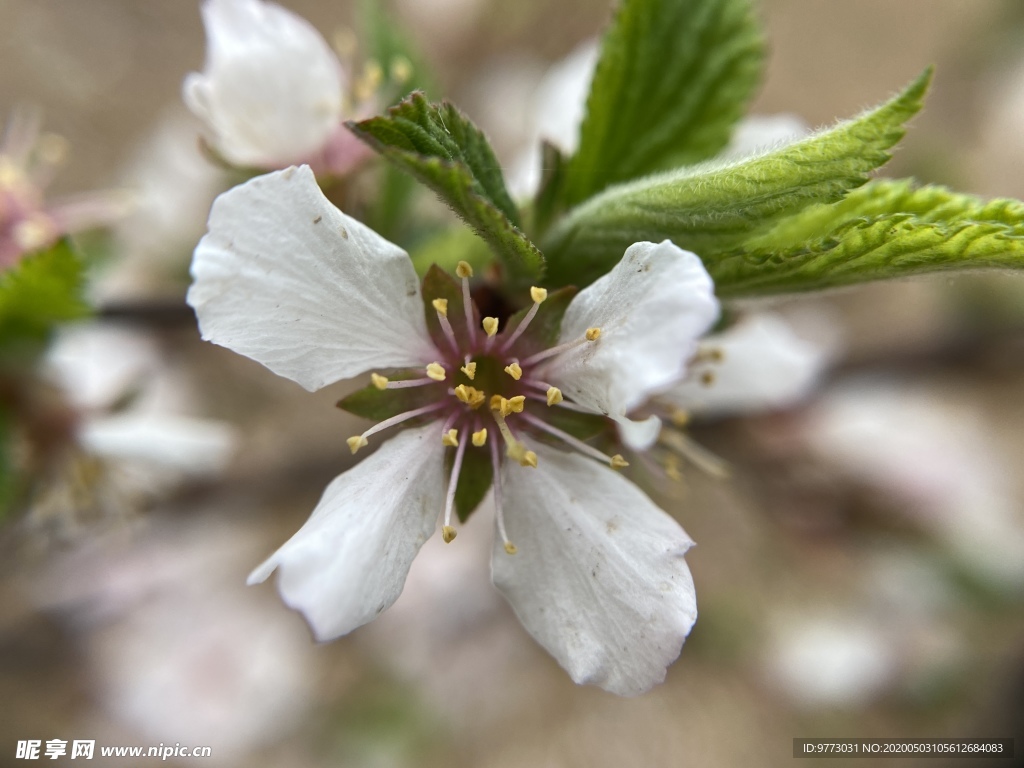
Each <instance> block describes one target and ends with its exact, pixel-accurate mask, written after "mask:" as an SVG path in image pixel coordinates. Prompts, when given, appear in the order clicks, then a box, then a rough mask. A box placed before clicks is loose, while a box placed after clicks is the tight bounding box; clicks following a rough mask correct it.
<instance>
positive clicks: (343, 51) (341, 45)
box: [331, 27, 359, 59]
mask: <svg viewBox="0 0 1024 768" xmlns="http://www.w3.org/2000/svg"><path fill="white" fill-rule="evenodd" d="M331 43H332V44H333V45H334V50H335V51H337V52H338V56H340V57H341V58H342V59H347V58H349V57H350V56H353V55H355V52H356V48H357V47H358V46H359V39H358V38H357V37H356V33H355V32H353V31H352V30H351V29H350V28H348V27H340V28H339V29H337V30H336V31H335V32H334V34H333V35H332V36H331Z"/></svg>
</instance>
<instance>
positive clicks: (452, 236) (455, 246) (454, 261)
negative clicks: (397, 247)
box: [405, 177, 493, 276]
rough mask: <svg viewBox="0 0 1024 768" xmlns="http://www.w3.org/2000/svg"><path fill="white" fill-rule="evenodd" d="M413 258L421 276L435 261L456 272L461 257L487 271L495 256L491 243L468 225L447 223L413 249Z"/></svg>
mask: <svg viewBox="0 0 1024 768" xmlns="http://www.w3.org/2000/svg"><path fill="white" fill-rule="evenodd" d="M405 178H408V177H405ZM409 258H411V259H412V265H413V267H415V269H416V273H417V274H418V275H420V276H423V275H426V273H427V270H429V269H430V267H431V266H433V265H435V264H436V265H437V266H438V267H440V268H441V269H442V270H443V271H444V272H446V273H448V274H449V275H452V274H455V268H456V267H457V266H458V265H459V262H460V261H464V262H466V263H467V264H469V265H470V266H471V267H472V268H473V269H474V270H475V271H476V272H483V270H484V269H486V268H487V265H488V264H490V263H491V261H492V260H493V256H492V255H491V251H490V249H489V248H488V247H487V244H486V243H485V242H484V241H483V240H481V239H480V238H479V237H477V236H476V235H474V234H473V233H472V232H471V231H470V230H468V229H466V228H465V227H445V228H443V229H440V230H438V231H436V232H433V233H431V234H430V235H429V236H427V237H425V238H423V239H422V240H421V241H420V242H419V243H417V244H416V245H415V246H413V247H412V248H411V249H410V250H409Z"/></svg>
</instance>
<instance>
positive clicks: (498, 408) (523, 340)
mask: <svg viewBox="0 0 1024 768" xmlns="http://www.w3.org/2000/svg"><path fill="white" fill-rule="evenodd" d="M456 275H457V276H458V277H459V278H460V279H461V284H462V305H463V309H464V313H463V317H461V318H457V319H455V318H449V316H448V309H449V307H448V305H449V302H448V300H447V299H444V298H435V299H432V300H431V306H432V307H433V309H434V311H435V312H436V316H437V320H438V324H439V326H440V328H441V331H442V333H443V335H444V338H445V340H446V343H445V344H442V345H441V346H440V348H438V349H437V350H436V351H437V353H438V357H437V359H436V360H433V361H431V362H430V363H428V364H427V365H426V366H425V367H424V369H423V375H420V376H415V375H414V376H413V377H411V378H402V379H397V378H396V379H395V380H390V379H388V378H387V377H386V376H383V375H381V374H380V373H372V374H371V377H370V378H371V381H372V383H373V386H375V387H376V388H377V389H380V390H388V389H401V388H407V387H422V388H424V389H425V391H430V390H432V391H430V394H429V395H428V396H427V397H425V398H424V399H425V400H427V401H428V403H427V404H426V405H424V406H421V407H419V408H415V409H413V410H409V411H406V412H405V413H400V414H398V415H396V416H393V417H391V418H389V419H386V420H384V421H382V422H380V423H378V424H376V425H374V426H373V427H371V428H370V429H368V430H366V431H365V432H363V433H362V434H360V435H356V436H353V437H350V438H349V439H348V445H349V448H350V449H351V450H352V453H355V452H356V451H358V450H359V449H360V448H362V447H363V446H365V445H367V444H368V440H367V438H368V437H370V436H371V435H373V434H376V433H377V432H380V431H382V430H384V429H387V428H388V427H392V426H395V425H396V424H399V423H401V422H404V421H407V420H409V419H414V418H417V417H420V416H424V415H428V414H429V415H430V416H432V417H433V418H436V419H437V420H438V421H440V423H441V428H440V430H439V434H438V438H439V439H440V440H441V442H442V444H443V445H445V446H446V447H449V448H453V449H454V450H455V455H454V459H453V462H452V469H451V477H450V478H449V482H448V493H447V498H446V503H445V513H444V526H443V528H442V536H443V538H444V540H445V541H446V542H451V541H452V540H453V539H454V538H455V536H456V530H455V528H454V527H452V525H451V516H452V510H453V507H454V500H455V492H456V489H457V487H458V482H459V474H460V472H461V470H462V467H463V462H464V457H465V454H466V451H467V450H468V448H469V447H470V446H472V447H473V448H474V449H480V450H487V451H489V453H490V460H491V465H492V469H493V478H494V479H493V482H494V491H495V506H496V509H497V515H498V528H499V532H500V533H501V535H502V537H503V539H504V542H505V551H506V552H508V553H509V554H515V552H516V547H515V545H514V544H512V543H511V542H510V541H509V540H508V536H507V535H506V534H505V528H504V521H503V518H502V512H501V480H500V467H501V462H502V461H503V457H504V458H507V459H511V460H513V461H515V462H517V463H518V464H519V465H520V466H523V467H536V466H537V454H536V453H535V452H534V451H532V450H530V449H529V448H528V447H527V445H526V443H525V442H524V441H523V438H522V434H523V433H524V432H531V431H532V432H544V433H547V434H549V435H552V436H554V437H556V438H559V439H560V440H562V441H563V442H564V443H566V444H567V445H569V446H570V447H572V448H574V449H576V450H578V451H580V452H581V453H583V454H585V455H587V456H589V457H591V458H594V459H597V460H599V461H602V462H604V463H606V464H607V465H608V466H610V467H612V468H614V469H619V468H621V467H625V466H628V464H627V462H626V461H625V460H624V459H623V458H622V456H620V455H618V454H616V455H614V456H608V455H606V454H604V453H602V452H601V451H598V450H597V449H595V448H594V447H592V446H590V445H588V444H586V443H584V442H583V441H581V440H579V439H577V438H576V437H574V436H572V435H570V434H568V433H567V432H565V431H563V430H561V429H558V428H557V427H555V426H553V425H551V424H549V423H548V422H547V421H546V420H545V419H544V418H543V416H542V415H539V414H537V413H531V412H528V411H527V403H528V402H530V403H535V404H537V405H540V404H543V406H544V407H543V408H542V409H541V410H540V414H543V412H544V410H545V409H547V408H551V407H555V406H558V407H562V408H568V409H570V410H580V411H584V412H588V413H589V412H590V411H589V410H587V409H583V408H581V407H579V406H577V405H575V404H574V403H571V402H569V401H567V400H566V399H565V398H564V396H563V394H562V391H561V390H560V389H559V388H558V387H556V386H554V385H552V384H551V383H549V382H548V381H546V379H545V374H546V372H547V369H548V367H549V366H550V364H551V363H552V362H553V361H555V360H556V359H557V358H558V357H560V356H563V355H567V354H573V353H576V352H577V351H579V350H580V349H581V348H583V347H585V346H586V345H589V344H595V343H597V342H599V340H600V338H601V329H600V328H597V327H593V328H588V329H587V330H586V332H585V333H584V334H583V335H582V336H581V337H579V338H578V339H573V340H571V341H568V342H565V343H562V344H558V345H555V346H550V347H546V348H543V349H539V350H538V349H536V344H535V343H533V344H531V342H535V340H533V339H531V337H530V334H529V329H530V326H531V323H532V322H533V320H534V319H535V318H536V316H537V312H538V311H539V309H540V307H541V305H542V304H543V303H544V301H546V300H547V297H548V292H547V291H546V290H545V289H544V288H539V287H533V288H531V289H530V298H531V299H532V300H533V305H532V306H531V307H530V309H529V311H528V312H527V313H526V314H525V315H524V316H523V318H522V320H521V321H520V322H519V323H518V324H517V325H516V326H515V327H514V328H511V329H510V328H508V327H506V328H505V329H504V331H502V332H501V333H499V332H498V329H499V326H500V321H499V319H498V318H497V317H483V318H482V319H478V318H479V315H480V313H479V311H478V309H477V307H476V305H475V303H474V302H473V299H472V296H471V294H470V283H469V279H470V278H471V277H472V276H473V269H472V267H471V266H470V265H469V264H468V263H466V262H460V263H459V265H458V268H457V269H456ZM453 319H455V321H456V322H459V323H464V324H465V329H466V332H465V334H464V335H462V340H461V341H460V336H459V335H457V334H456V333H455V329H454V328H453V327H452V320H453ZM533 407H536V406H533ZM495 430H496V431H497V436H499V437H500V442H501V443H503V444H504V448H505V450H504V454H502V452H501V450H500V449H499V440H498V438H497V437H494V436H493V435H494V431H495ZM467 435H468V439H467ZM489 437H491V439H490V440H488V438H489Z"/></svg>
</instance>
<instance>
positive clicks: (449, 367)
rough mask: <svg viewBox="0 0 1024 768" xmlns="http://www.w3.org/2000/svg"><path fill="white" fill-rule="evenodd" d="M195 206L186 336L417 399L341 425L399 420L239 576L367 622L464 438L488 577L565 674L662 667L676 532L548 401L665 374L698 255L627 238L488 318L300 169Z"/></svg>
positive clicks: (320, 628) (346, 625) (466, 294)
mask: <svg viewBox="0 0 1024 768" xmlns="http://www.w3.org/2000/svg"><path fill="white" fill-rule="evenodd" d="M209 226H210V231H209V233H208V234H207V235H206V236H205V237H204V238H203V240H202V241H201V242H200V243H199V246H198V247H197V248H196V253H195V259H194V261H193V267H192V274H193V277H194V280H195V282H194V284H193V286H192V288H191V290H190V291H189V296H188V300H189V303H190V304H191V305H192V306H193V307H194V308H195V310H196V314H197V316H198V318H199V324H200V329H201V331H202V334H203V337H204V338H205V339H207V340H210V341H213V342H214V343H217V344H221V345H223V346H227V347H229V348H231V349H233V350H235V351H236V352H240V353H242V354H245V355H248V356H250V357H252V358H253V359H255V360H257V361H259V362H261V363H263V364H264V365H266V366H267V367H269V368H271V369H272V370H273V371H275V372H276V373H279V374H281V375H284V376H287V377H289V378H291V379H293V380H295V381H297V382H298V383H300V384H302V385H303V386H304V387H306V388H307V389H311V390H313V389H317V388H319V387H322V386H325V385H327V384H330V383H332V382H334V381H337V380H339V379H342V378H348V377H352V376H355V375H358V374H360V373H363V372H366V371H371V372H372V377H371V378H372V381H373V386H374V387H376V389H377V390H380V391H382V392H384V393H387V392H388V391H389V390H395V391H401V392H402V393H405V394H411V395H415V396H417V397H419V398H420V399H419V400H418V401H417V404H416V405H415V406H414V407H411V408H410V409H409V410H407V411H405V412H402V413H398V414H395V415H393V416H390V417H389V418H386V419H385V420H384V421H381V422H380V423H378V424H376V425H374V426H372V427H370V428H369V429H367V430H366V431H365V432H363V433H362V434H361V435H356V436H353V437H352V438H350V439H349V441H348V442H349V446H350V448H351V449H352V451H353V453H355V452H356V451H358V450H359V449H360V448H362V447H363V446H365V445H367V444H368V442H369V438H371V437H373V436H374V435H376V434H377V433H378V432H381V431H383V430H385V429H388V428H391V427H395V426H399V425H402V426H407V425H408V424H409V423H410V422H411V423H415V424H416V426H415V427H414V428H412V429H408V430H405V431H403V432H401V433H400V434H399V435H397V436H396V437H393V438H392V439H390V440H388V441H387V442H385V443H384V444H383V445H382V446H381V447H380V449H379V450H378V451H377V452H376V453H375V454H373V455H372V456H371V457H369V458H368V459H366V460H364V461H363V462H362V463H360V464H358V465H357V466H356V467H355V468H354V469H351V470H349V471H348V472H346V473H344V474H343V475H341V476H340V477H338V478H337V479H336V480H335V481H334V482H333V483H332V484H331V485H330V486H329V487H328V488H327V490H326V492H325V493H324V496H323V498H322V499H321V501H320V503H319V505H318V506H317V508H316V510H315V511H314V513H313V515H312V517H311V518H310V519H309V521H308V522H307V523H306V524H305V525H304V526H303V528H302V529H301V530H300V531H299V532H298V533H296V534H295V536H293V537H292V539H291V540H289V541H288V542H287V543H286V544H285V545H284V546H283V547H281V548H280V549H279V550H278V551H277V552H276V553H274V554H273V555H272V556H271V557H270V558H269V559H268V560H267V561H266V562H265V563H264V564H263V565H261V566H260V567H259V568H257V569H256V570H255V571H254V572H253V574H252V575H251V576H250V583H255V582H260V581H263V580H264V579H266V578H267V577H268V576H269V575H270V574H271V573H272V572H273V571H274V570H278V571H279V572H280V576H279V582H278V583H279V588H280V591H281V594H282V596H283V597H284V599H285V601H286V602H287V603H288V604H289V605H291V606H292V607H294V608H297V609H298V610H300V611H302V612H303V614H304V615H305V616H306V618H307V620H308V621H309V623H310V624H311V626H312V628H313V631H314V633H315V634H316V636H317V637H318V638H319V639H321V640H326V639H330V638H334V637H337V636H339V635H342V634H345V633H347V632H350V631H351V630H353V629H355V628H356V627H358V626H361V625H362V624H365V623H366V622H368V621H370V620H372V619H373V618H374V617H375V616H376V615H377V614H379V613H380V612H381V611H383V610H385V609H386V608H388V607H389V606H390V605H391V604H392V603H393V602H394V601H395V600H396V599H397V597H398V595H399V594H400V593H401V591H402V586H403V584H404V581H405V578H406V575H407V573H408V571H409V567H410V565H411V563H412V560H413V558H414V557H415V555H416V553H417V552H418V550H419V548H420V547H421V546H422V544H423V543H424V542H425V541H426V540H427V539H428V538H429V537H430V536H431V535H432V534H433V532H434V530H435V528H436V527H437V518H438V516H439V515H441V514H442V511H443V524H442V534H443V538H444V539H445V541H448V542H450V541H451V540H452V539H454V538H455V535H456V529H455V527H454V526H453V525H452V513H453V509H454V499H455V495H456V491H457V489H458V484H459V479H460V473H461V472H462V471H463V467H464V466H470V463H467V460H466V459H467V455H468V454H467V452H468V451H473V452H477V453H476V454H475V456H478V457H479V458H480V459H482V460H483V462H484V464H485V465H486V464H487V463H490V466H491V470H492V476H493V486H494V494H493V495H494V503H495V508H496V509H495V527H496V537H495V538H496V546H495V552H494V560H493V570H494V579H495V583H496V584H497V585H498V587H499V589H500V590H501V591H502V592H503V593H504V594H505V595H506V597H507V598H508V599H509V601H510V602H511V603H512V605H513V607H514V608H515V610H516V612H517V614H518V615H519V617H520V619H521V620H522V621H523V624H524V625H525V626H526V628H527V629H528V630H529V631H530V632H531V634H533V636H534V637H535V638H537V640H538V641H539V642H540V643H541V644H542V645H544V647H545V648H547V649H548V651H550V652H551V653H552V654H553V655H554V656H555V657H556V659H558V661H559V662H560V663H561V664H562V666H563V667H565V668H566V669H567V671H568V672H569V673H570V675H571V676H572V677H573V679H574V680H576V681H577V682H581V683H594V684H597V685H600V686H602V687H604V688H606V689H607V690H610V691H614V692H616V693H621V694H634V693H639V692H641V691H644V690H646V689H647V688H649V687H651V686H652V685H654V684H656V683H657V682H659V681H661V680H662V679H663V678H664V674H665V668H666V666H667V665H668V664H669V663H670V662H671V661H672V660H673V659H674V658H675V657H676V656H677V655H678V653H679V649H680V647H681V645H682V642H683V640H684V638H685V636H686V634H687V633H688V632H689V629H690V627H691V626H692V624H693V622H694V620H695V617H696V603H695V598H694V594H693V582H692V579H691V577H690V573H689V570H688V568H687V566H686V563H685V561H684V560H683V555H684V554H685V552H686V550H687V548H688V547H689V546H690V545H691V544H692V542H691V541H690V539H689V537H688V536H687V535H686V534H685V532H683V530H682V529H681V528H680V527H679V525H678V524H677V523H676V522H675V521H674V520H672V518H671V517H669V516H668V515H667V514H666V513H665V512H663V511H662V510H660V509H659V508H658V507H657V506H655V504H654V503H653V502H652V501H650V499H648V498H647V497H646V496H645V495H644V494H643V493H642V492H641V491H640V490H639V489H638V488H636V487H635V486H633V485H632V484H631V483H630V482H629V481H628V480H626V479H625V478H623V477H622V476H621V475H619V474H618V473H617V472H616V471H615V470H616V469H619V468H622V467H624V466H626V465H627V462H626V461H625V460H624V459H623V457H622V456H620V455H618V454H615V455H608V453H605V452H603V451H602V450H600V449H599V448H598V447H596V446H595V445H592V444H591V443H588V442H584V441H583V440H581V439H578V438H577V437H575V436H573V435H572V434H569V433H568V432H566V431H563V430H562V429H560V428H559V427H557V426H555V424H553V423H551V421H552V420H551V415H552V414H555V413H557V412H559V411H562V410H564V409H567V410H570V411H578V412H583V413H585V414H591V415H592V416H593V417H596V418H597V419H598V421H600V420H601V419H600V417H602V416H607V417H609V418H611V419H614V420H616V421H619V422H620V423H624V424H626V425H627V426H628V425H629V424H630V422H629V421H628V414H629V413H630V412H631V411H632V410H633V409H634V408H635V407H636V406H638V405H639V404H641V403H643V402H644V401H645V400H647V399H648V398H649V397H651V396H652V395H654V394H657V393H658V392H661V391H663V390H664V389H666V388H669V387H671V386H672V385H673V384H674V383H676V382H677V381H678V380H679V379H680V378H681V377H682V376H683V375H684V374H685V371H686V360H687V359H688V358H689V357H690V356H691V355H692V354H693V352H694V351H695V350H696V348H697V339H698V338H699V337H700V336H701V335H703V334H704V333H705V332H706V330H707V328H708V327H709V326H710V325H711V324H712V323H713V322H714V321H715V319H716V317H717V314H718V304H717V301H716V300H715V298H714V292H713V285H712V283H711V279H710V277H709V276H708V275H707V272H706V271H705V270H704V268H703V266H702V264H701V261H700V259H699V258H698V257H697V256H696V255H694V254H692V253H688V252H686V251H683V250H682V249H680V248H678V247H676V246H675V245H673V244H672V243H670V242H668V241H666V242H663V243H660V244H654V243H637V244H635V245H633V246H631V247H630V248H629V249H627V251H626V253H625V255H624V256H623V259H622V261H621V262H620V263H619V264H618V265H616V266H615V267H614V268H613V269H612V271H611V272H609V273H608V274H607V275H606V276H604V277H603V278H601V279H600V280H598V281H597V282H595V283H594V284H592V285H591V286H589V287H588V288H586V289H584V290H583V291H581V292H579V293H578V294H577V295H576V296H575V297H574V298H573V299H572V301H571V303H570V304H569V305H568V308H567V309H566V310H565V314H564V317H563V318H562V322H561V327H560V331H559V333H558V336H557V338H546V339H541V338H540V337H538V335H537V334H539V333H540V331H538V330H537V329H538V328H540V329H543V327H544V322H545V321H544V319H543V318H544V317H546V315H543V314H542V313H544V312H547V310H545V309H544V307H543V305H544V302H545V301H547V298H548V297H547V291H545V290H544V289H542V288H539V287H534V288H532V289H531V291H530V295H531V298H532V300H533V303H532V305H531V306H530V307H529V310H528V311H527V312H525V313H524V314H522V315H521V316H519V317H517V319H515V320H512V321H511V322H506V327H505V328H503V329H501V332H500V333H499V332H498V331H499V319H498V318H495V317H484V318H482V319H481V318H480V317H479V313H478V311H477V309H476V307H475V305H474V303H473V301H472V296H471V293H470V282H469V278H470V277H471V276H472V270H471V269H470V267H469V265H468V264H465V263H462V264H460V265H459V269H458V271H457V275H458V276H459V278H461V297H462V301H461V302H457V303H456V301H455V299H454V298H452V299H444V298H440V297H437V298H434V297H431V296H426V297H422V296H421V292H420V286H419V283H418V281H417V278H416V275H415V272H414V271H413V267H412V263H411V261H410V260H409V258H408V256H407V255H406V254H405V253H404V252H403V251H402V250H401V249H399V248H398V247H397V246H394V245H392V244H391V243H389V242H387V241H386V240H384V239H383V238H381V237H380V236H378V235H376V234H375V233H374V232H372V231H371V230H369V229H368V228H366V227H365V226H363V225H362V224H360V223H359V222H357V221H355V220H354V219H352V218H350V217H348V216H346V215H345V214H344V213H342V212H341V211H338V210H337V209H336V208H334V207H333V206H332V205H331V204H330V203H329V202H328V201H327V200H326V198H324V197H323V195H322V194H321V193H320V191H319V188H318V187H317V185H316V181H315V179H314V177H313V174H312V172H311V171H310V170H309V168H308V167H301V168H291V169H288V170H285V171H279V172H276V173H271V174H267V175H266V176H262V177H258V178H256V179H253V180H251V181H249V182H247V183H246V184H243V185H241V186H239V187H236V188H235V189H233V190H231V191H229V192H227V193H225V194H224V195H222V196H221V197H220V198H218V200H217V201H216V203H215V204H214V207H213V211H212V213H211V215H210V225H209ZM453 285H459V284H458V283H453ZM456 290H458V289H456ZM424 298H426V299H427V300H430V304H431V305H432V307H431V317H430V325H431V327H432V328H433V330H434V333H433V335H432V333H431V330H430V328H428V323H427V321H426V318H425V311H424V302H423V300H424ZM449 304H451V306H449ZM538 317H540V318H541V319H538ZM435 318H436V324H434V320H435ZM396 369H397V371H396ZM381 370H384V371H385V373H387V374H388V375H383V374H381V373H380V372H379V371H381ZM392 371H396V372H392ZM368 391H371V392H372V391H374V390H373V389H372V388H371V389H370V390H368ZM424 419H429V423H427V424H425V425H423V420H424ZM414 420H417V421H414ZM551 441H555V442H556V443H557V444H560V445H561V446H562V447H563V448H566V449H570V450H572V451H575V453H571V452H564V451H562V450H556V449H554V448H550V447H546V446H545V445H543V444H542V443H543V442H551ZM602 447H604V446H603V445H602ZM446 453H450V454H451V458H450V461H447V462H446V458H448V457H446ZM602 465H604V466H602ZM446 466H448V467H450V471H446ZM476 466H479V464H476ZM467 471H470V470H467ZM584 619H585V621H584Z"/></svg>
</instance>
